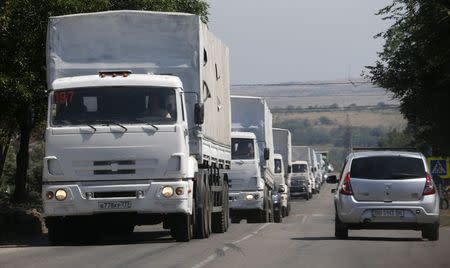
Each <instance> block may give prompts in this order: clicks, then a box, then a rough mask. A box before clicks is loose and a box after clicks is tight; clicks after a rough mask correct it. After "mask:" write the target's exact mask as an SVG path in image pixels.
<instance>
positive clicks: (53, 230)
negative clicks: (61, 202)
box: [45, 219, 67, 246]
mask: <svg viewBox="0 0 450 268" xmlns="http://www.w3.org/2000/svg"><path fill="white" fill-rule="evenodd" d="M45 225H46V226H47V229H48V240H49V242H50V245H52V246H59V245H64V244H65V243H66V242H67V233H66V232H65V228H64V225H65V224H64V222H63V221H62V220H59V219H46V221H45Z"/></svg>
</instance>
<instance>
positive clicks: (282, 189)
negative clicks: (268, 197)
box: [278, 186, 286, 193]
mask: <svg viewBox="0 0 450 268" xmlns="http://www.w3.org/2000/svg"><path fill="white" fill-rule="evenodd" d="M284 191H286V188H284V186H281V187H280V188H278V192H279V193H284Z"/></svg>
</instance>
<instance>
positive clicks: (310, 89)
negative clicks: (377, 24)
mask: <svg viewBox="0 0 450 268" xmlns="http://www.w3.org/2000/svg"><path fill="white" fill-rule="evenodd" d="M231 90H232V94H235V95H249V96H261V97H265V98H266V99H267V100H268V102H269V106H270V107H271V108H275V107H278V108H283V107H287V106H293V107H302V108H308V107H310V106H328V105H331V104H337V105H338V106H339V107H344V106H349V105H351V104H356V105H359V106H366V105H377V104H378V103H385V104H389V105H392V104H394V105H397V104H398V101H396V100H393V99H392V95H390V94H388V93H387V92H386V90H385V89H383V88H379V87H376V86H374V85H372V84H370V83H367V81H359V82H349V81H318V82H311V83H285V84H271V85H264V84H261V85H234V86H232V88H231Z"/></svg>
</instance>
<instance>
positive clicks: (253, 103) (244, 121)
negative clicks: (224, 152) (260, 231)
mask: <svg viewBox="0 0 450 268" xmlns="http://www.w3.org/2000/svg"><path fill="white" fill-rule="evenodd" d="M231 108H232V109H231V117H232V131H233V132H232V133H231V138H232V146H231V151H232V161H231V170H230V172H229V179H230V193H229V197H230V215H231V221H232V222H240V221H241V219H247V222H268V221H271V220H272V219H273V202H272V190H273V189H274V153H273V152H274V149H273V134H272V114H271V112H270V110H269V107H268V105H267V103H266V101H265V100H264V98H260V97H248V96H231Z"/></svg>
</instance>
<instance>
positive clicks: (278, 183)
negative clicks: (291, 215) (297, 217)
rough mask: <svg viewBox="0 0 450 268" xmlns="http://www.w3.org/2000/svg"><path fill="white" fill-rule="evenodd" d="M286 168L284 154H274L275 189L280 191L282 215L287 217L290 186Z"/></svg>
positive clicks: (275, 212)
mask: <svg viewBox="0 0 450 268" xmlns="http://www.w3.org/2000/svg"><path fill="white" fill-rule="evenodd" d="M285 172H286V170H285V169H284V164H283V156H282V155H281V154H275V155H274V173H275V174H274V175H275V176H274V184H275V189H274V190H275V191H276V192H279V193H280V200H279V203H280V209H281V216H282V217H286V216H287V213H288V204H289V198H290V197H289V187H288V185H287V183H286V176H285ZM274 210H275V211H274V215H275V219H276V214H277V211H276V206H275V202H274Z"/></svg>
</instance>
